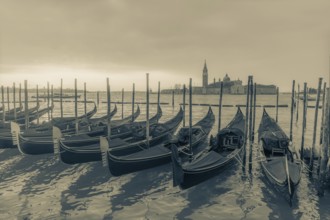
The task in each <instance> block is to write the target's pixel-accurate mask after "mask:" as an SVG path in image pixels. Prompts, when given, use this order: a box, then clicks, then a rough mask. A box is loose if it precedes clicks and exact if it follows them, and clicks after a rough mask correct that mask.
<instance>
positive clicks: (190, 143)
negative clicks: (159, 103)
mask: <svg viewBox="0 0 330 220" xmlns="http://www.w3.org/2000/svg"><path fill="white" fill-rule="evenodd" d="M192 155H193V153H192V79H191V78H190V79H189V160H190V161H191V160H192Z"/></svg>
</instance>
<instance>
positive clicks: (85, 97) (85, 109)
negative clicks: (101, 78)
mask: <svg viewBox="0 0 330 220" xmlns="http://www.w3.org/2000/svg"><path fill="white" fill-rule="evenodd" d="M86 113H87V91H86V82H84V114H85V115H86Z"/></svg>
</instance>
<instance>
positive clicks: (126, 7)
mask: <svg viewBox="0 0 330 220" xmlns="http://www.w3.org/2000/svg"><path fill="white" fill-rule="evenodd" d="M1 2H2V7H1V9H0V25H1V35H0V46H1V47H0V72H1V73H9V72H8V68H5V66H8V65H12V66H22V65H23V66H26V65H27V66H29V65H31V66H41V67H47V66H48V67H49V66H52V67H54V66H58V68H73V69H74V68H76V70H77V71H78V70H82V69H88V70H90V69H93V70H95V71H97V72H100V73H109V72H121V73H122V74H129V75H132V74H134V72H135V73H140V72H143V71H145V72H150V71H155V72H157V75H159V74H160V73H163V74H164V76H163V77H161V79H164V80H166V78H167V77H166V75H168V74H173V75H177V76H178V75H180V80H184V79H185V78H187V79H188V78H189V77H193V78H194V81H196V82H200V81H201V79H200V78H201V70H202V65H203V62H204V59H207V62H208V65H209V71H210V76H209V78H210V79H213V77H216V78H219V77H221V78H222V77H223V76H224V73H225V72H228V73H229V74H230V75H231V77H232V78H241V79H243V81H246V78H247V75H249V74H251V73H253V74H254V75H255V80H257V81H258V82H260V83H265V84H272V83H274V84H278V85H279V86H282V87H283V88H284V89H285V90H289V89H290V85H291V80H292V79H299V80H302V81H308V82H310V83H312V84H313V83H314V84H316V83H317V76H318V75H323V76H326V75H327V74H326V73H327V72H328V54H329V51H328V49H329V36H330V35H329V27H328V21H329V20H330V13H329V8H330V7H329V6H330V3H329V2H328V1H319V2H318V3H315V2H310V1H276V2H274V1H160V2H159V1H158V2H154V1H146V0H142V1H109V0H99V1H88V0H68V1H55V0H49V1H40V0H31V1H18V0H1ZM46 70H47V69H45V71H46ZM315 74H316V75H315ZM104 75H106V74H104ZM100 76H102V74H100ZM274 76H276V77H274ZM163 84H164V85H165V86H171V85H172V84H173V82H172V81H168V82H166V81H165V82H164V83H163Z"/></svg>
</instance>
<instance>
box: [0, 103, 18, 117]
mask: <svg viewBox="0 0 330 220" xmlns="http://www.w3.org/2000/svg"><path fill="white" fill-rule="evenodd" d="M22 109H23V105H20V106H19V107H16V108H12V109H9V111H8V110H7V111H5V114H6V115H7V114H14V112H15V111H16V113H18V112H20V111H22ZM0 113H1V114H3V111H2V107H0Z"/></svg>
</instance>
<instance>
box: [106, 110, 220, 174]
mask: <svg viewBox="0 0 330 220" xmlns="http://www.w3.org/2000/svg"><path fill="white" fill-rule="evenodd" d="M213 124H214V114H213V112H212V109H211V107H209V110H208V112H207V114H206V116H205V117H203V118H202V119H201V120H200V121H199V122H197V123H196V124H195V125H194V126H193V128H192V147H193V148H195V147H197V146H198V145H199V144H200V143H201V142H203V141H204V140H205V139H206V138H207V136H208V134H209V132H210V131H211V129H212V126H213ZM171 139H174V140H177V141H175V142H176V143H177V144H178V148H179V149H180V150H182V151H186V153H188V148H189V141H188V140H189V128H188V127H184V128H181V129H180V131H179V132H178V134H177V135H175V136H172V135H171V134H169V135H168V139H167V140H165V141H164V142H163V143H160V144H158V145H156V146H150V147H148V148H140V149H137V151H136V152H134V153H131V154H127V155H122V156H116V155H115V154H114V153H113V152H114V151H112V150H109V151H107V157H108V158H107V161H108V167H109V170H110V172H111V174H112V175H114V176H119V175H122V174H126V173H130V172H135V171H138V170H143V169H147V168H151V167H156V166H159V165H162V164H165V163H168V162H170V161H171V150H170V147H171V144H170V143H171V142H173V141H174V140H171ZM170 140H171V141H170ZM102 143H103V144H107V142H106V140H103V141H102ZM101 148H102V146H101Z"/></svg>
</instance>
